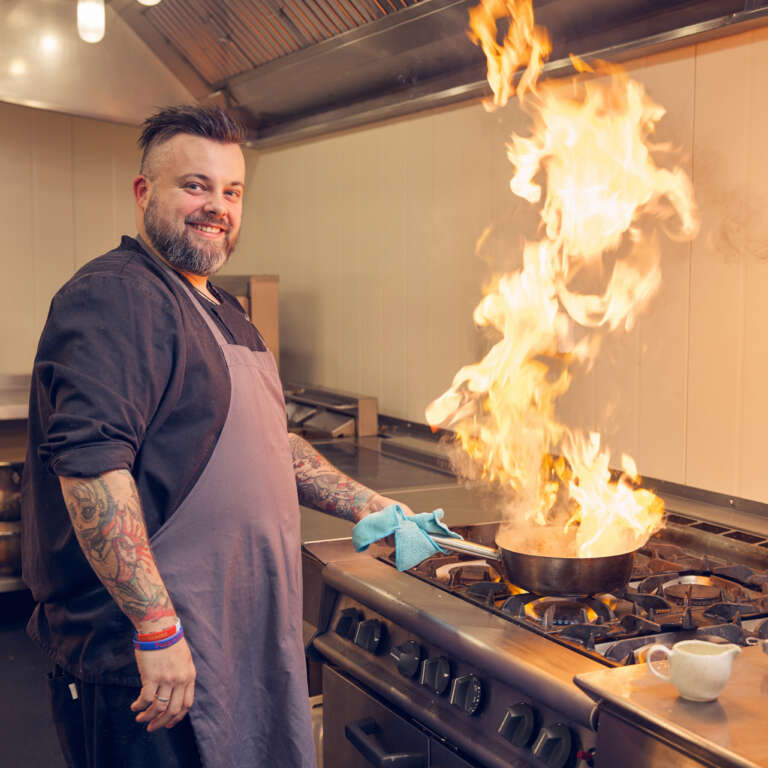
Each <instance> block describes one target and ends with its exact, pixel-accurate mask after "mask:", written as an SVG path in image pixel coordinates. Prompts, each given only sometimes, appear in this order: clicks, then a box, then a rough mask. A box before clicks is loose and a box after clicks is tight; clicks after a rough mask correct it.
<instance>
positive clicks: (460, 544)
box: [430, 536, 501, 560]
mask: <svg viewBox="0 0 768 768" xmlns="http://www.w3.org/2000/svg"><path fill="white" fill-rule="evenodd" d="M430 538H431V539H432V541H434V542H435V544H439V545H440V546H441V547H443V548H444V549H449V550H451V551H452V552H462V553H463V554H466V555H475V557H484V558H486V559H487V560H501V552H500V551H499V550H498V549H494V548H493V547H486V546H485V545H484V544H476V543H475V542H474V541H465V540H464V539H452V538H450V537H448V536H430Z"/></svg>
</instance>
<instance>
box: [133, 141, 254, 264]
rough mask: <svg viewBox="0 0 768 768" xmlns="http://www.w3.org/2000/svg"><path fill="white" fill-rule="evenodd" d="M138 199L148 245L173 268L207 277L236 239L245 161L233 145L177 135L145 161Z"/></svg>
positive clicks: (241, 201) (240, 212)
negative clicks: (143, 182)
mask: <svg viewBox="0 0 768 768" xmlns="http://www.w3.org/2000/svg"><path fill="white" fill-rule="evenodd" d="M147 165H148V168H147V175H146V176H145V177H144V178H145V179H146V186H145V187H144V188H143V192H141V191H140V192H139V194H137V203H138V205H139V207H140V208H141V209H143V223H144V230H145V232H146V235H147V237H148V238H149V241H150V243H151V244H152V245H153V246H154V247H155V248H156V249H157V251H158V252H159V253H160V255H161V256H162V257H163V258H164V259H166V261H168V262H169V263H170V264H171V265H172V266H174V267H176V268H177V269H180V270H182V271H184V272H191V273H192V274H195V275H211V274H213V273H214V272H216V271H217V270H219V269H220V268H221V267H222V266H223V265H224V264H225V262H226V261H227V259H228V258H229V255H230V254H231V253H232V251H233V250H234V247H235V243H236V242H237V237H238V235H239V234H240V221H241V218H242V208H243V184H244V181H245V160H244V159H243V153H242V151H241V150H240V147H239V146H238V145H237V144H221V143H220V142H216V141H212V140H210V139H204V138H202V137H200V136H191V135H188V134H178V135H176V136H174V137H173V138H171V139H169V140H168V141H166V142H164V143H163V144H160V145H159V146H157V147H155V148H154V149H153V150H152V151H151V153H150V156H149V157H148V159H147Z"/></svg>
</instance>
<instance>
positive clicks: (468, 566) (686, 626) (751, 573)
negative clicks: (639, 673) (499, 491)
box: [384, 515, 768, 664]
mask: <svg viewBox="0 0 768 768" xmlns="http://www.w3.org/2000/svg"><path fill="white" fill-rule="evenodd" d="M674 519H675V520H676V522H674V523H669V525H668V527H667V528H666V529H665V530H663V531H662V532H661V533H659V534H658V535H657V536H656V537H654V538H653V539H651V540H650V541H649V542H648V543H647V544H646V545H645V546H644V547H643V548H642V549H641V550H640V551H639V552H638V553H637V555H636V556H635V562H634V567H633V571H632V577H631V580H630V583H629V584H628V586H627V588H626V589H624V590H622V591H621V592H618V593H615V594H598V595H593V596H590V597H588V598H585V599H579V598H572V597H557V596H540V595H536V594H532V593H530V592H526V591H525V590H523V589H520V588H518V587H517V586H515V585H514V584H511V583H509V582H508V581H507V580H506V579H505V578H504V576H503V575H502V574H501V573H500V572H498V571H497V570H496V568H495V566H494V563H493V562H492V561H485V560H478V559H477V558H473V557H472V556H471V555H457V554H450V555H439V556H434V557H431V558H429V559H428V560H426V561H425V562H424V563H422V564H421V565H419V566H417V567H416V568H414V569H412V570H411V571H410V573H411V574H412V575H414V576H416V577H417V578H419V579H422V580H424V581H426V582H428V583H430V584H433V585H434V586H436V587H438V588H440V589H442V590H444V591H447V592H449V593H451V594H454V595H456V596H458V597H461V598H462V599H464V600H468V601H469V602H472V603H474V604H476V605H479V606H481V607H483V608H485V609H486V610H489V611H492V612H493V613H494V614H496V615H499V616H501V617H503V618H505V619H508V620H509V621H512V622H515V623H517V624H519V625H521V626H525V627H526V628H528V629H530V630H531V631H533V632H537V633H539V634H542V635H545V636H546V637H548V638H550V639H552V640H553V641H555V642H558V643H561V644H564V645H566V646H568V647H571V648H573V649H574V650H576V651H578V652H580V653H587V654H589V655H590V656H592V657H593V658H598V659H600V660H603V661H605V662H608V663H611V664H634V663H638V662H641V663H643V662H645V650H646V649H647V648H648V647H650V646H651V645H653V644H654V643H663V644H668V645H672V644H674V643H675V642H678V641H680V640H687V639H691V638H694V637H695V638H699V639H704V640H709V641H711V642H722V643H737V644H738V645H742V646H746V645H752V644H757V643H758V642H759V641H761V640H763V639H766V638H768V572H766V571H763V570H757V569H755V568H752V567H750V566H747V565H744V564H743V563H742V562H738V561H734V560H731V559H729V558H734V557H735V558H738V556H739V555H738V553H734V552H733V551H732V550H733V547H732V546H730V551H726V550H725V549H724V548H723V546H722V543H721V542H720V541H719V538H718V536H719V534H718V533H717V532H712V531H711V530H707V529H705V530H703V531H702V530H701V529H700V528H690V529H688V530H687V531H686V528H687V526H689V525H697V522H696V521H695V520H693V519H689V518H685V517H682V516H680V515H676V516H674ZM705 525H707V524H705ZM497 527H498V526H497V525H496V524H487V525H476V526H467V527H460V528H456V531H457V532H458V533H460V534H462V536H464V538H466V539H469V540H471V541H477V542H478V543H492V542H493V539H494V536H495V533H496V529H497ZM707 527H708V528H712V526H707ZM723 530H727V529H723ZM693 532H695V533H693ZM685 533H688V536H687V538H688V540H689V547H690V546H691V544H692V545H693V546H694V547H695V548H697V549H698V552H697V551H696V549H690V548H688V549H686V548H683V546H681V545H680V544H679V543H678V544H675V543H671V541H669V540H668V539H671V540H673V541H680V539H681V536H683V535H684V534H685ZM692 533H693V535H691V534H692ZM731 541H732V539H729V540H728V544H729V545H731ZM742 543H744V544H746V545H747V547H749V546H750V545H751V542H742ZM718 544H721V546H719V547H718V546H717V545H718ZM742 549H743V548H742ZM713 552H717V553H718V554H712V553H713ZM751 555H752V557H751V558H748V559H749V560H750V561H754V560H760V559H762V557H763V556H764V555H765V557H766V566H768V551H765V550H763V549H762V548H758V549H756V550H754V551H752V552H751ZM384 559H385V560H386V561H387V562H388V563H390V564H391V565H394V553H391V554H389V555H387V556H386V557H385V558H384Z"/></svg>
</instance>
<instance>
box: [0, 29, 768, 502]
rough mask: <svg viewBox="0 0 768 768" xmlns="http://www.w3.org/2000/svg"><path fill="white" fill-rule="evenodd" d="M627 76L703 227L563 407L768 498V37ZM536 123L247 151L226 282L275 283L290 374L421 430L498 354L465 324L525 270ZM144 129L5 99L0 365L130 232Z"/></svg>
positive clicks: (733, 42)
mask: <svg viewBox="0 0 768 768" xmlns="http://www.w3.org/2000/svg"><path fill="white" fill-rule="evenodd" d="M632 69H633V74H634V76H636V77H637V78H639V79H640V80H641V81H642V82H644V83H646V84H647V86H648V89H649V91H650V93H651V94H652V95H653V96H654V97H655V98H656V99H657V100H658V101H659V102H661V103H662V104H664V105H665V106H666V107H667V109H668V115H667V117H666V118H665V119H664V121H663V122H662V127H661V128H660V131H659V138H660V139H667V140H671V141H672V142H673V143H674V144H675V145H677V146H678V147H679V148H680V150H681V152H682V153H683V155H684V156H685V157H686V158H687V159H686V163H687V166H688V168H689V170H690V172H691V174H692V177H693V179H694V183H695V187H696V194H697V198H698V202H699V205H700V207H701V212H702V221H703V226H702V232H701V234H700V235H699V237H698V238H697V240H696V241H695V242H694V243H692V244H691V243H688V244H685V243H684V244H681V243H672V242H666V243H665V245H664V261H663V269H664V284H663V287H662V291H661V294H660V295H659V296H658V297H657V299H656V301H655V303H654V304H653V306H652V309H651V311H650V312H649V313H648V314H647V315H646V316H645V317H644V318H643V319H642V320H641V322H640V323H639V324H638V327H637V329H636V330H635V331H634V332H633V333H632V334H631V335H629V336H625V337H622V338H621V339H620V340H609V341H608V343H607V344H606V345H605V348H604V353H603V356H602V357H601V359H600V360H599V362H598V364H597V365H596V367H595V370H594V371H593V373H591V374H590V375H588V376H584V377H583V378H581V379H579V380H577V381H576V382H575V383H574V386H573V389H572V391H571V392H570V393H569V395H568V396H567V398H566V400H565V401H564V403H563V404H562V412H563V414H564V416H565V418H566V420H567V421H568V422H569V423H571V424H575V425H581V426H584V427H587V428H595V427H596V428H598V429H600V431H601V432H603V433H604V434H605V435H606V437H607V438H608V443H609V444H610V445H611V447H612V448H613V449H614V450H615V452H616V454H618V452H620V451H627V452H629V453H630V454H632V455H633V456H635V457H636V458H637V460H638V465H639V467H640V470H641V472H643V473H645V474H647V475H650V476H656V477H662V478H665V479H667V480H672V481H676V482H682V483H688V484H691V485H694V486H700V487H704V488H708V489H711V490H715V491H721V492H724V493H733V494H737V495H741V496H746V497H749V498H754V499H760V500H763V501H768V476H767V475H766V473H765V472H764V471H763V468H762V459H763V454H764V449H763V445H762V439H763V436H764V435H765V434H766V433H768V404H766V401H765V397H764V396H763V388H764V382H765V381H766V380H768V362H767V360H768V356H766V352H765V350H766V347H767V346H768V258H766V257H768V217H766V215H765V213H764V212H765V210H766V209H767V208H768V185H767V184H766V181H765V180H766V179H768V146H767V144H768V142H766V138H765V135H766V130H765V126H766V125H768V88H767V87H766V85H767V83H766V74H765V73H766V72H768V32H766V31H760V32H754V33H749V34H747V35H743V36H740V37H737V38H732V39H730V40H725V41H719V42H713V43H708V44H705V45H703V46H700V47H698V48H696V49H686V50H682V51H678V52H674V53H672V54H666V55H663V56H660V57H654V58H652V59H648V60H645V61H641V62H636V63H635V64H634V65H633V67H632ZM525 124H526V122H525V120H524V118H523V117H522V116H521V115H520V114H518V113H517V112H515V111H514V109H512V110H505V111H504V112H501V113H494V114H487V113H485V112H484V111H483V109H482V108H481V106H480V105H479V104H478V103H469V104H466V105H463V106H461V107H457V108H455V109H451V110H446V111H441V112H436V113H430V114H422V115H419V116H416V117H412V118H408V119H404V120H400V121H397V122H393V123H390V124H386V125H379V126H375V127H371V128H366V129H363V130H358V131H354V132H350V133H347V134H344V135H337V136H332V137H328V138H324V139H320V140H317V141H314V142H311V143H307V144H303V145H299V146H292V147H288V148H284V149H277V150H273V151H269V152H262V153H258V154H257V153H256V152H248V160H249V191H248V194H247V198H246V224H245V227H244V231H243V236H242V238H241V244H240V246H239V247H238V250H237V252H236V254H235V257H234V259H233V262H232V264H230V265H229V266H228V267H227V271H228V272H230V273H239V274H245V273H252V272H256V273H258V272H261V273H277V274H279V275H280V280H281V343H282V370H283V374H284V376H285V377H286V378H287V379H294V380H299V381H309V382H313V383H316V384H323V385H326V386H331V387H338V388H343V389H349V390H355V391H359V392H363V393H366V394H374V395H377V396H378V397H379V399H380V408H381V410H382V412H384V413H388V414H392V415H395V416H400V417H404V418H409V419H414V420H418V421H423V412H424V407H425V406H426V404H427V403H428V402H429V401H430V400H431V399H433V398H434V397H435V396H437V395H438V394H440V393H441V392H442V391H443V390H444V389H445V388H446V387H447V386H448V384H449V383H450V380H451V378H452V377H453V374H454V373H455V371H456V370H457V369H458V368H459V366H461V365H462V364H465V363H467V362H473V361H475V360H477V359H478V357H479V356H480V355H481V353H482V350H483V344H484V342H483V338H482V336H481V335H480V334H479V333H478V332H477V331H476V330H475V329H474V328H473V325H472V320H471V313H472V309H473V307H474V305H475V303H476V302H477V301H478V300H479V298H480V296H481V287H482V284H483V282H484V281H485V280H487V278H488V277H489V275H490V274H491V273H492V271H494V270H498V269H500V268H507V269H510V268H514V267H515V266H516V265H517V263H518V261H519V250H520V249H519V240H520V238H521V237H522V236H523V235H528V236H531V235H532V233H533V231H534V227H535V218H534V217H533V216H532V213H531V210H530V209H529V206H527V205H526V204H524V203H522V202H521V201H519V200H517V199H516V198H514V197H513V196H512V195H511V193H509V192H508V190H507V181H508V177H509V175H510V166H509V165H508V163H507V161H506V159H505V157H504V150H503V144H504V140H505V137H506V136H507V134H508V133H509V131H510V130H511V129H512V128H517V129H518V130H524V127H525ZM135 133H136V129H135V128H132V127H125V126H120V125H114V124H110V123H105V122H99V121H95V120H87V119H81V118H73V117H68V116H65V115H58V114H54V113H51V112H45V111H41V110H33V109H27V108H23V107H16V106H11V105H8V104H2V103H0V169H2V172H3V178H4V180H5V183H4V184H3V185H2V186H1V187H0V190H1V191H0V204H2V210H3V212H4V214H5V219H6V234H5V238H4V247H3V250H2V257H0V258H1V262H0V263H2V267H3V275H4V278H5V279H4V280H3V281H2V282H0V334H2V340H1V341H0V373H20V372H28V371H29V369H30V367H31V364H32V359H33V356H34V348H35V344H36V340H37V336H38V334H39V332H40V329H41V327H42V323H43V322H44V319H45V314H46V311H47V307H48V302H49V301H50V297H51V296H52V295H53V293H54V291H55V290H56V288H57V287H58V286H59V285H60V284H61V283H62V282H63V281H64V280H65V279H67V278H68V277H69V276H70V275H71V274H72V272H73V271H74V270H75V269H76V268H77V267H78V266H79V265H80V264H82V263H83V262H85V261H86V260H88V259H90V258H92V257H93V256H95V255H97V254H99V253H102V252H103V251H105V250H107V249H108V248H110V247H112V246H113V245H114V244H115V243H116V242H117V241H118V238H119V236H120V235H121V234H122V233H125V232H128V233H131V232H133V230H134V225H133V214H132V202H131V196H130V182H131V179H132V177H133V174H134V173H135V169H136V166H137V164H138V155H137V151H136V149H135V138H136V137H135ZM487 225H493V227H494V234H493V235H492V237H491V239H490V240H489V242H488V244H487V246H486V248H485V249H484V256H485V260H481V259H479V258H478V257H477V256H475V255H474V252H475V241H476V239H477V237H478V236H479V235H480V233H481V232H482V231H483V229H484V228H485V227H486V226H487ZM616 463H618V462H617V461H614V464H616Z"/></svg>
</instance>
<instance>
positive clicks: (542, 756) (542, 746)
mask: <svg viewBox="0 0 768 768" xmlns="http://www.w3.org/2000/svg"><path fill="white" fill-rule="evenodd" d="M531 751H532V752H533V754H534V755H535V756H536V757H537V758H538V759H539V760H541V761H542V762H543V763H544V765H546V766H547V768H566V766H569V765H571V762H572V756H573V735H572V734H571V729H570V728H569V727H568V726H567V725H562V724H561V723H556V724H555V725H547V726H545V727H544V728H542V729H541V732H540V733H539V735H538V738H537V739H536V741H535V742H534V744H533V747H531Z"/></svg>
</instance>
